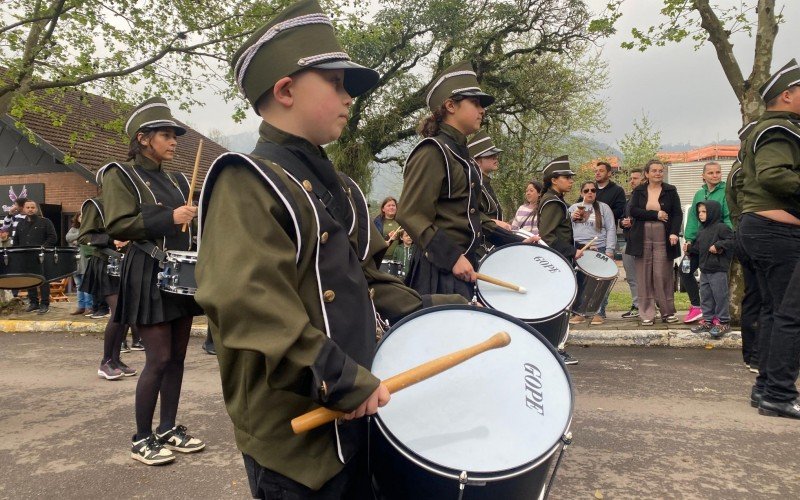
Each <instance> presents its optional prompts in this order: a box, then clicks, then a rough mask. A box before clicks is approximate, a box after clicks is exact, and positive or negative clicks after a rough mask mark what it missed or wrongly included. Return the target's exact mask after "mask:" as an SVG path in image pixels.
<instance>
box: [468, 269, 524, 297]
mask: <svg viewBox="0 0 800 500" xmlns="http://www.w3.org/2000/svg"><path fill="white" fill-rule="evenodd" d="M475 274H477V275H478V279H479V280H481V281H485V282H487V283H491V284H493V285H497V286H502V287H503V288H508V289H509V290H514V291H515V292H518V293H528V289H527V288H525V287H524V286H519V285H515V284H514V283H509V282H508V281H503V280H500V279H497V278H495V277H492V276H487V275H486V274H483V273H475Z"/></svg>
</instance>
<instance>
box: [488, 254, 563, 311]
mask: <svg viewBox="0 0 800 500" xmlns="http://www.w3.org/2000/svg"><path fill="white" fill-rule="evenodd" d="M478 270H479V271H480V272H481V273H483V274H486V275H489V276H491V277H493V278H498V279H501V280H503V281H508V282H509V283H514V284H515V285H519V286H523V287H525V289H526V290H527V293H525V294H522V293H519V292H515V291H514V290H509V289H508V288H503V287H501V286H497V285H493V284H491V283H486V282H483V281H478V284H477V290H478V297H480V299H481V302H483V303H484V304H486V305H487V306H489V307H491V308H492V309H496V310H498V311H502V312H504V313H506V314H510V315H511V316H514V317H515V318H519V319H521V320H523V321H541V320H547V319H551V318H554V317H555V316H557V315H558V314H560V313H561V312H562V311H564V310H565V309H566V308H568V307H569V306H570V305H571V304H572V302H573V301H574V300H575V294H576V293H577V292H578V285H577V281H576V280H575V272H574V271H573V269H572V266H571V265H570V264H569V263H568V262H567V261H566V260H564V258H563V257H562V256H561V255H560V254H559V253H558V252H556V251H555V250H552V249H550V248H546V247H542V246H539V245H528V244H522V243H515V244H511V245H506V246H503V247H499V248H495V249H494V250H492V251H491V252H489V254H488V255H487V256H486V257H485V258H484V259H483V261H482V262H481V263H480V265H479V268H478Z"/></svg>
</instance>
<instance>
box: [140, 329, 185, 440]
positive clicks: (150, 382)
mask: <svg viewBox="0 0 800 500" xmlns="http://www.w3.org/2000/svg"><path fill="white" fill-rule="evenodd" d="M137 326H138V330H139V335H141V337H142V343H143V344H144V347H145V351H144V352H145V364H144V368H143V369H142V373H141V374H140V375H139V383H138V384H137V385H136V439H142V438H145V437H147V436H149V435H150V434H151V433H152V432H153V413H155V409H156V401H157V400H158V395H159V393H161V419H160V423H159V426H158V431H160V432H164V431H166V430H168V429H171V428H172V427H174V426H175V418H176V415H177V413H178V401H179V400H180V396H181V384H182V382H183V362H184V359H185V358H186V347H187V345H188V344H189V334H190V333H191V330H192V317H191V316H184V317H182V318H178V319H176V320H173V321H171V322H169V323H157V324H155V325H137Z"/></svg>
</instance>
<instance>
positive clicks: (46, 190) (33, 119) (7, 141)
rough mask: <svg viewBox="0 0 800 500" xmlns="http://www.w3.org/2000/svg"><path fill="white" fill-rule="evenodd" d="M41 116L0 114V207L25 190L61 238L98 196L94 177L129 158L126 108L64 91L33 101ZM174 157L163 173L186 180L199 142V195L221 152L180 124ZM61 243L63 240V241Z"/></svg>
mask: <svg viewBox="0 0 800 500" xmlns="http://www.w3.org/2000/svg"><path fill="white" fill-rule="evenodd" d="M37 105H38V106H39V107H40V109H41V111H32V112H26V114H25V117H24V118H23V120H22V123H23V124H24V125H25V126H26V127H27V128H28V129H29V131H30V133H31V134H32V138H33V141H34V142H31V141H30V140H29V137H28V136H26V135H25V134H24V133H23V131H22V130H21V127H18V126H17V124H16V121H15V119H14V118H12V117H11V116H9V115H7V114H6V115H0V205H3V206H10V205H11V202H12V201H13V198H15V197H16V196H19V195H20V193H21V191H22V190H23V189H24V190H25V191H26V192H27V194H28V197H29V198H31V199H33V200H35V201H37V202H38V203H40V204H41V205H42V212H43V213H44V215H45V216H46V217H48V218H49V219H50V220H51V221H53V224H54V225H55V226H56V229H57V230H59V233H60V235H61V236H62V238H63V235H64V234H66V231H67V230H68V229H69V221H70V218H71V217H72V216H73V215H74V214H75V213H77V212H79V211H80V207H81V204H82V203H83V201H84V200H86V199H87V198H91V197H94V196H97V193H98V189H97V185H96V182H95V172H97V170H98V169H99V168H100V167H102V166H103V165H105V164H107V163H109V162H111V161H123V160H125V158H127V156H128V142H129V141H128V139H127V137H125V136H124V135H123V134H122V132H121V131H120V129H121V128H122V127H121V123H122V122H123V121H124V118H125V116H126V115H127V113H128V112H129V110H130V107H129V106H127V105H124V104H121V103H118V102H116V101H113V100H111V99H107V98H105V97H101V96H98V95H94V94H90V93H87V92H83V91H80V90H72V89H70V90H66V91H64V92H63V93H62V92H59V93H55V94H52V95H48V94H45V93H42V94H41V95H40V96H39V99H38V100H37ZM181 125H182V126H183V127H185V128H186V134H185V135H183V136H181V137H180V138H179V139H178V148H177V151H176V153H175V158H174V159H173V160H172V161H170V162H168V163H165V165H164V166H165V168H167V169H169V170H173V171H180V172H183V173H185V174H186V175H187V177H189V178H190V179H191V175H192V170H193V168H194V161H195V156H196V153H197V147H198V145H199V142H200V139H203V152H202V156H201V159H200V169H199V173H198V183H197V184H198V185H197V190H198V191H199V189H200V185H201V183H202V180H203V178H204V177H205V172H206V171H207V170H208V167H209V166H210V165H211V162H212V161H213V160H214V159H215V158H216V157H217V156H219V155H220V154H222V153H224V152H225V151H226V150H225V148H223V147H222V146H220V145H219V144H217V143H215V142H213V141H212V140H210V139H208V138H207V137H205V136H203V135H202V134H200V133H199V132H197V131H196V130H193V129H192V128H190V127H189V126H187V125H186V124H184V123H181ZM62 243H63V240H62Z"/></svg>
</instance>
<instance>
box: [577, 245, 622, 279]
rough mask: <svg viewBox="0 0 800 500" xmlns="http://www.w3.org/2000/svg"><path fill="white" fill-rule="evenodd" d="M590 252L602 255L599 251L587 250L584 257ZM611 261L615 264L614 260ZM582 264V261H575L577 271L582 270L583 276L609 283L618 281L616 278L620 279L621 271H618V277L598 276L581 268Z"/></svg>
mask: <svg viewBox="0 0 800 500" xmlns="http://www.w3.org/2000/svg"><path fill="white" fill-rule="evenodd" d="M589 252H592V253H600V252H598V251H596V250H586V251H585V252H584V255H586V254H588V253H589ZM601 255H605V254H601ZM607 257H608V256H607ZM608 258H609V259H611V257H608ZM611 261H612V262H615V261H614V259H611ZM580 262H581V261H580V260H576V261H575V267H576V268H577V269H580V270H581V272H582V273H583V274H585V275H587V276H591V277H592V278H595V279H596V280H599V281H609V280H613V279H616V278H618V277H619V269H617V274H616V275H614V276H610V277H609V276H598V275H596V274H593V273H590V272H589V271H587V270H586V269H584V268H583V267H581V264H580ZM614 265H615V266H616V264H614Z"/></svg>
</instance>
